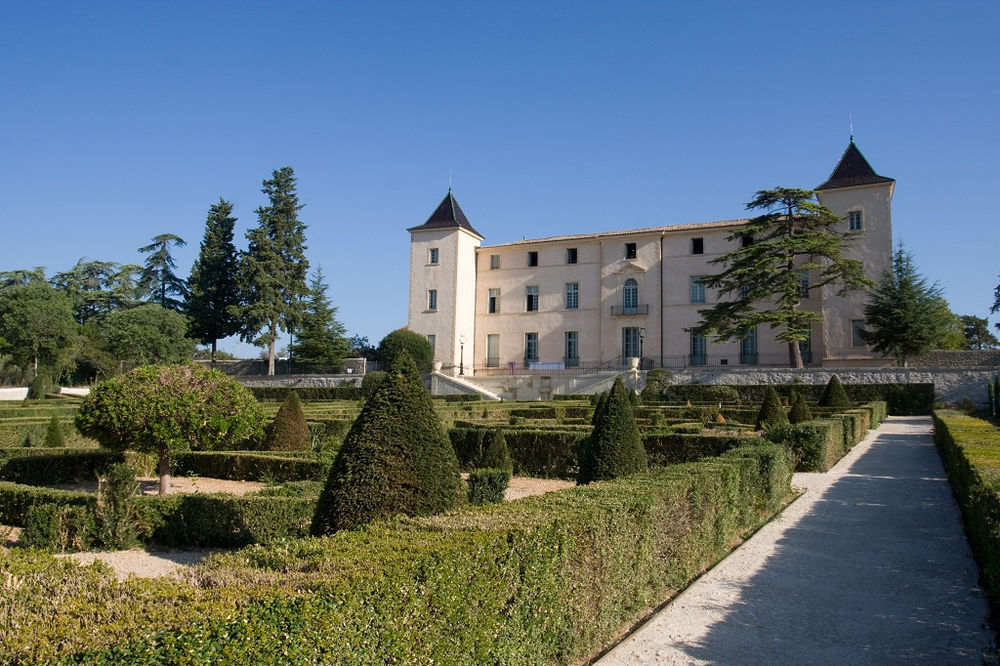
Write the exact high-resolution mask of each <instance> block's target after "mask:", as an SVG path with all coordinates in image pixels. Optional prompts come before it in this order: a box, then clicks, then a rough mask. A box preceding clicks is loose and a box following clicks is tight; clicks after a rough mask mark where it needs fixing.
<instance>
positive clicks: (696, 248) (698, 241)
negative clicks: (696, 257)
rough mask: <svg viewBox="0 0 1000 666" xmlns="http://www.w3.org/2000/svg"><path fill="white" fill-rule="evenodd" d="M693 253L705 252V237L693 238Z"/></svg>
mask: <svg viewBox="0 0 1000 666" xmlns="http://www.w3.org/2000/svg"><path fill="white" fill-rule="evenodd" d="M691 254H705V239H704V238H692V239H691Z"/></svg>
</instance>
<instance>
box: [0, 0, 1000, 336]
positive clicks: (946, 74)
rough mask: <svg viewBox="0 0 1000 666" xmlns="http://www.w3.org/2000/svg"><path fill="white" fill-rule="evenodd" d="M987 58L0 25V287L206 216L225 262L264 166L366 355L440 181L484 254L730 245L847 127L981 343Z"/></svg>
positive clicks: (921, 50)
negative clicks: (570, 246) (583, 239)
mask: <svg viewBox="0 0 1000 666" xmlns="http://www.w3.org/2000/svg"><path fill="white" fill-rule="evenodd" d="M998 35H1000V3H997V2H993V1H981V2H979V1H977V2H968V1H962V0H960V1H957V2H926V1H921V2H910V1H900V2H875V1H871V0H869V1H865V2H829V3H802V2H759V3H746V2H720V3H697V2H604V1H602V2H519V1H504V2H458V1H456V2H420V1H414V2H354V3H346V2H340V3H333V2H287V3H286V2H282V3H276V2H100V1H96V2H75V1H73V2H71V1H67V2H21V1H16V0H0V169H2V174H0V270H10V269H14V268H29V267H33V266H36V265H41V266H45V267H47V269H48V274H49V275H51V274H53V273H55V272H58V271H63V270H67V269H69V268H70V267H72V266H73V264H74V263H75V262H76V261H77V260H78V259H79V258H81V257H86V258H88V259H100V260H108V261H117V262H120V263H129V262H135V263H139V262H140V261H141V255H139V253H138V252H137V251H136V249H137V248H138V247H139V246H141V245H144V244H146V243H148V242H149V239H150V238H151V237H152V236H154V235H156V234H160V233H165V232H171V233H175V234H177V235H179V236H181V237H182V238H184V239H185V240H187V241H188V243H189V245H188V246H187V247H186V248H183V249H180V250H178V251H177V252H176V253H175V257H176V259H177V261H178V264H179V266H180V267H181V269H182V271H183V272H184V273H185V274H186V272H187V270H188V269H189V268H190V266H191V263H192V262H193V260H194V258H195V257H196V255H197V251H198V245H199V243H200V241H201V238H202V234H203V231H204V222H205V214H206V212H207V209H208V207H209V205H210V204H211V203H213V202H214V201H216V200H217V199H218V198H219V196H220V195H221V196H223V197H225V198H226V199H229V200H230V201H232V202H234V204H235V206H236V215H237V216H238V217H239V218H240V219H239V222H238V225H237V240H238V242H239V245H240V246H241V247H245V239H244V237H243V233H244V232H245V231H246V229H247V228H249V227H251V226H253V225H254V224H255V223H256V216H255V215H254V213H253V211H254V209H255V208H256V207H257V206H258V205H260V204H261V203H262V202H263V201H264V199H263V195H262V194H261V193H260V186H261V181H262V180H263V179H264V178H266V177H269V175H270V173H271V171H272V170H273V169H275V168H278V167H281V166H284V165H290V166H292V167H293V168H294V169H295V173H296V176H297V177H298V185H299V196H300V199H301V201H302V202H303V203H305V204H306V208H305V209H304V210H303V211H302V213H301V216H302V219H303V220H304V221H305V223H306V224H307V225H308V230H307V236H308V241H309V250H308V257H309V260H310V262H311V264H312V265H313V266H316V265H321V266H322V267H323V269H324V271H325V273H326V275H327V278H328V280H329V282H330V295H331V298H332V299H333V301H334V303H335V304H337V305H338V306H339V307H340V318H341V320H342V321H343V322H344V324H345V325H346V326H347V328H348V330H349V331H351V332H352V333H359V334H361V335H366V336H368V337H369V338H370V339H371V340H372V342H377V341H378V340H379V339H380V338H381V337H382V336H383V335H384V334H385V333H387V332H388V331H390V330H392V329H394V328H397V327H399V326H403V325H405V324H406V316H407V313H406V312H407V311H406V308H407V276H408V261H409V260H408V243H409V234H408V233H407V232H406V231H405V229H406V228H407V227H410V226H414V225H418V224H420V223H422V222H423V221H424V220H425V219H426V218H427V216H428V215H429V214H430V213H431V212H432V211H433V210H434V208H435V207H436V206H437V204H438V203H439V202H440V200H441V199H442V198H443V197H444V195H445V193H446V192H447V189H448V182H449V173H451V174H453V181H454V191H455V195H456V197H457V199H458V201H459V202H460V203H461V205H462V207H463V209H464V210H465V212H466V214H467V215H468V217H469V219H470V221H471V222H472V224H473V225H474V226H475V227H476V228H477V229H478V230H479V231H480V233H482V234H484V235H485V236H486V243H488V244H489V243H500V242H506V241H511V240H517V239H520V238H521V237H523V236H527V237H529V238H531V237H539V236H548V235H556V234H567V233H581V232H594V231H609V230H614V229H624V228H633V227H640V226H652V225H661V224H680V223H686V222H702V221H711V220H720V219H730V218H734V217H741V216H743V214H744V209H743V204H744V203H745V202H746V201H749V200H750V198H751V197H752V195H753V193H754V192H755V191H756V190H758V189H762V188H767V187H773V186H775V185H783V186H789V187H806V188H811V187H815V186H816V185H818V184H819V183H821V182H822V181H823V180H825V179H826V177H827V176H828V175H829V173H830V171H831V170H832V169H833V167H834V166H835V164H836V162H837V160H838V159H839V157H840V155H841V153H842V152H843V150H844V148H845V147H846V146H847V142H848V118H849V116H851V115H852V114H853V118H854V129H855V137H856V141H857V144H858V146H859V147H860V148H861V150H862V152H863V153H864V154H865V156H866V157H867V158H868V160H869V161H870V162H871V164H872V166H873V167H874V168H875V170H876V171H877V172H878V173H880V174H882V175H885V176H890V177H892V178H895V179H896V181H897V183H896V191H895V198H894V202H893V229H894V234H895V239H896V241H897V242H898V241H900V240H902V241H903V242H904V243H905V245H906V247H907V248H908V249H909V250H910V251H911V252H912V253H913V255H914V257H915V260H916V262H917V264H918V266H919V268H920V270H921V272H922V273H923V274H924V275H925V276H927V277H928V278H929V279H931V280H937V281H939V282H940V284H941V286H942V287H943V288H944V290H945V295H946V297H947V298H948V300H949V301H950V303H951V305H952V309H953V310H954V311H955V312H957V313H959V314H975V315H978V316H986V314H987V312H988V308H989V306H990V305H991V304H992V302H993V297H992V296H993V289H994V287H995V286H996V285H997V282H998V281H1000V278H998V275H1000V259H998V249H1000V223H998V218H1000V215H998V213H997V210H998V207H1000V203H998V201H997V198H998V196H1000V38H998ZM996 319H997V318H996V317H994V318H993V321H996ZM228 349H229V350H230V351H238V352H240V353H241V354H243V355H255V354H256V351H255V350H252V349H251V348H250V347H248V346H247V345H241V346H240V348H237V347H236V346H235V344H229V345H228Z"/></svg>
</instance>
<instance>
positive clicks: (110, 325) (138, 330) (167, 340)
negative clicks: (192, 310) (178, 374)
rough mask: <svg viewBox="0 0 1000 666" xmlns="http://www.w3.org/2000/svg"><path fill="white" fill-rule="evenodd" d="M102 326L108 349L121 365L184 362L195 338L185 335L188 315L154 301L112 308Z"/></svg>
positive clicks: (130, 366) (191, 350) (187, 359)
mask: <svg viewBox="0 0 1000 666" xmlns="http://www.w3.org/2000/svg"><path fill="white" fill-rule="evenodd" d="M102 329H103V331H104V335H105V337H106V339H107V344H108V351H109V352H111V354H112V356H114V358H115V359H116V360H117V361H118V362H119V364H120V366H121V367H124V368H135V367H137V366H140V365H150V364H155V363H183V362H185V361H190V360H191V358H192V357H193V356H194V348H195V341H194V340H192V339H190V338H188V337H186V336H187V330H188V322H187V319H186V318H185V317H184V316H183V315H181V314H179V313H177V312H176V311H174V310H169V309H166V308H164V307H162V306H161V305H159V304H157V303H145V304H143V305H139V306H137V307H134V308H130V309H128V310H119V311H116V312H112V313H111V314H109V315H108V316H107V317H106V318H105V320H104V324H103V326H102Z"/></svg>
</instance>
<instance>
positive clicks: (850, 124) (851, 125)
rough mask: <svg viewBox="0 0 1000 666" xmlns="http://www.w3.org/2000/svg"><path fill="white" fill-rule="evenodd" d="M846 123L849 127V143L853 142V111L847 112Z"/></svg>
mask: <svg viewBox="0 0 1000 666" xmlns="http://www.w3.org/2000/svg"><path fill="white" fill-rule="evenodd" d="M847 123H848V126H849V127H850V128H851V143H854V114H853V113H849V114H847Z"/></svg>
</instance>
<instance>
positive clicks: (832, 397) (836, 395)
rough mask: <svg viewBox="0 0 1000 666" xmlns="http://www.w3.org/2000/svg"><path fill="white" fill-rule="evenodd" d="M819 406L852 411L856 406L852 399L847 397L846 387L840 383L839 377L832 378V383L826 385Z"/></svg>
mask: <svg viewBox="0 0 1000 666" xmlns="http://www.w3.org/2000/svg"><path fill="white" fill-rule="evenodd" d="M819 406H820V407H833V408H835V409H850V408H851V407H853V406H854V405H853V404H852V403H851V399H850V398H848V397H847V391H845V390H844V385H843V384H841V383H840V377H838V376H837V375H833V376H832V377H830V381H829V382H827V383H826V388H825V389H823V395H822V397H820V399H819Z"/></svg>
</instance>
